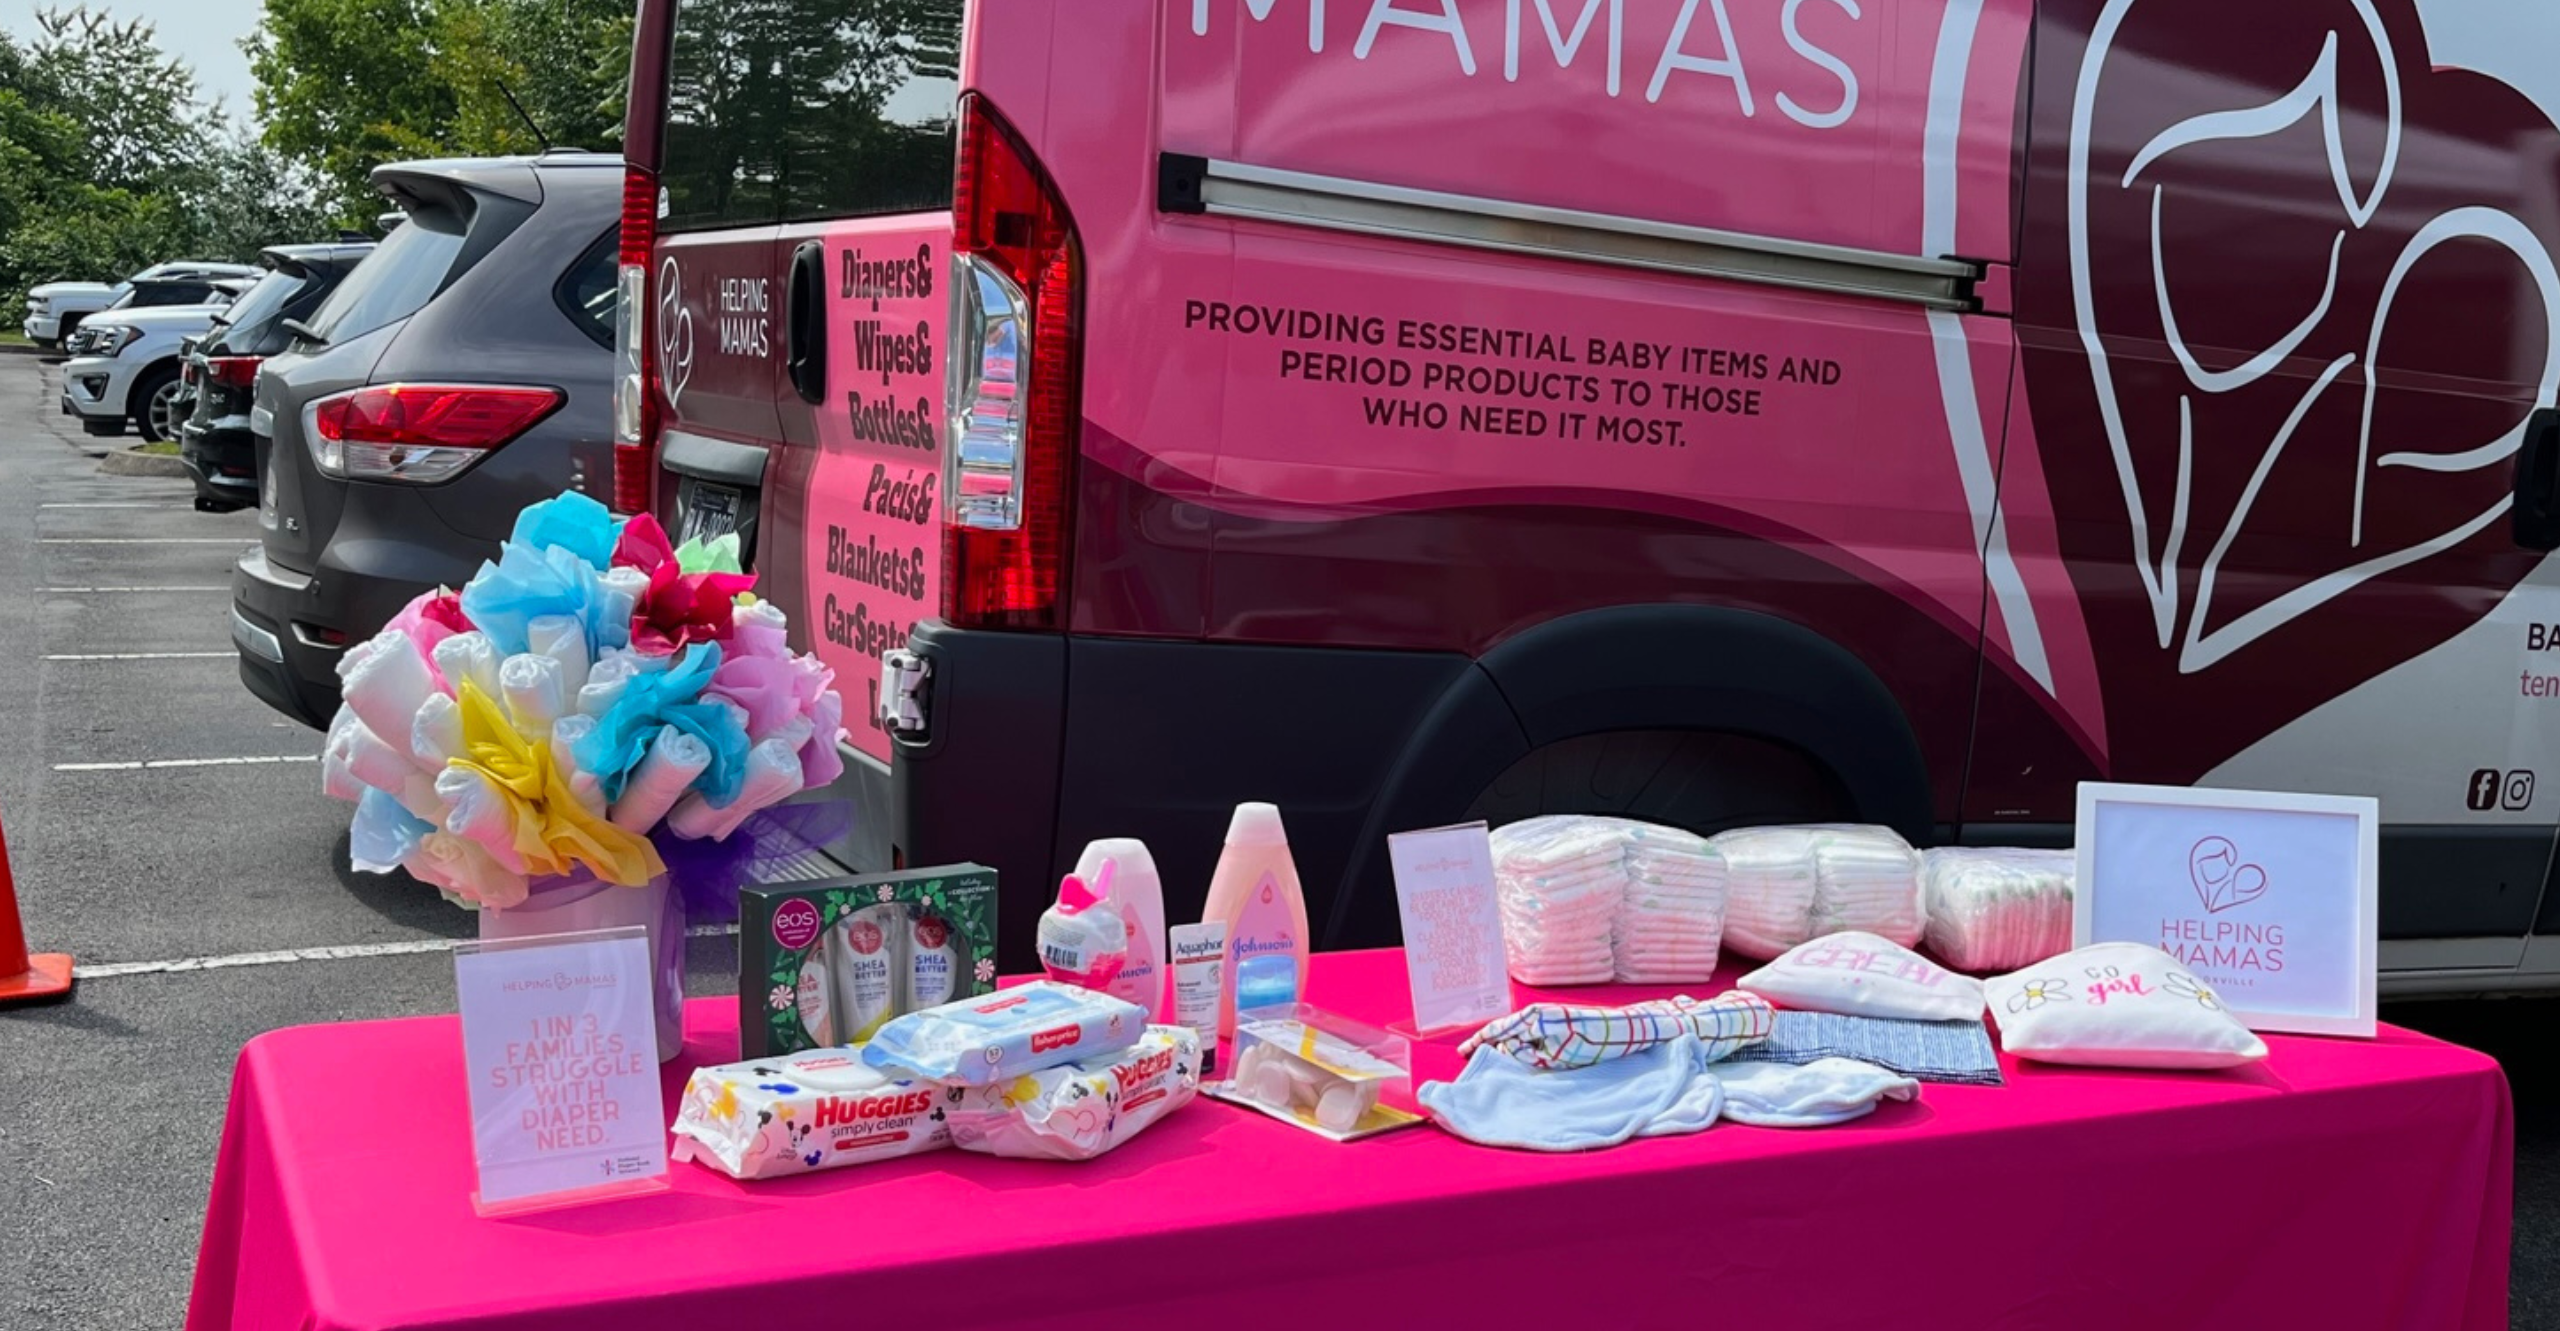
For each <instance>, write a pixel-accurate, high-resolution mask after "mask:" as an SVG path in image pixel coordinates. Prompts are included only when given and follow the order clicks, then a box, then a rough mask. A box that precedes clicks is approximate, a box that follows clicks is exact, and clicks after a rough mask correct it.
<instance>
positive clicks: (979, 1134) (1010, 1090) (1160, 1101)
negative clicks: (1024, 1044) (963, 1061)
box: [950, 1026, 1200, 1160]
mask: <svg viewBox="0 0 2560 1331" xmlns="http://www.w3.org/2000/svg"><path fill="white" fill-rule="evenodd" d="M1199 1090H1200V1036H1199V1034H1198V1033H1197V1032H1194V1031H1193V1030H1192V1029H1191V1028H1190V1027H1188V1026H1149V1027H1147V1028H1146V1032H1145V1034H1143V1035H1141V1036H1139V1037H1138V1041H1137V1043H1136V1044H1133V1045H1131V1046H1129V1047H1128V1048H1126V1049H1123V1050H1120V1051H1119V1052H1117V1053H1114V1054H1110V1055H1105V1056H1100V1057H1096V1058H1091V1059H1086V1060H1083V1061H1081V1062H1076V1063H1067V1064H1062V1065H1060V1066H1057V1067H1053V1068H1045V1069H1042V1070H1040V1071H1037V1072H1030V1073H1025V1074H1024V1075H1022V1076H1020V1077H1017V1078H1014V1079H1013V1080H1011V1081H1010V1082H999V1083H997V1084H995V1085H991V1086H980V1087H973V1088H971V1089H968V1090H965V1091H962V1092H961V1093H960V1096H959V1099H958V1100H957V1101H956V1102H955V1103H953V1104H952V1106H951V1109H950V1119H951V1144H952V1145H954V1146H957V1147H959V1148H960V1149H961V1150H964V1151H977V1152H980V1153H982V1154H986V1155H1002V1156H1011V1157H1014V1158H1016V1159H1025V1160H1090V1159H1092V1158H1094V1157H1095V1156H1097V1155H1101V1154H1103V1153H1104V1152H1106V1151H1109V1150H1111V1149H1113V1148H1114V1147H1117V1146H1119V1145H1120V1144H1121V1143H1123V1142H1126V1141H1128V1140H1129V1139H1130V1138H1131V1137H1135V1136H1137V1135H1138V1134H1139V1133H1141V1132H1144V1131H1145V1130H1146V1129H1147V1128H1148V1127H1149V1126H1151V1125H1153V1124H1154V1123H1155V1122H1156V1121H1157V1120H1159V1119H1161V1118H1163V1117H1164V1116H1165V1115H1167V1114H1170V1113H1172V1112H1173V1111H1175V1110H1177V1109H1180V1108H1182V1107H1183V1106H1184V1105H1187V1104H1189V1103H1191V1101H1192V1098H1193V1097H1194V1096H1196V1095H1197V1094H1199Z"/></svg>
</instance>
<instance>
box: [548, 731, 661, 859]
mask: <svg viewBox="0 0 2560 1331" xmlns="http://www.w3.org/2000/svg"><path fill="white" fill-rule="evenodd" d="M595 728H596V719H595V718H594V717H592V716H581V715H579V714H578V713H576V712H571V713H570V714H569V715H567V716H564V717H561V718H560V719H559V720H558V721H556V722H554V723H552V726H551V765H552V767H553V768H554V769H555V770H557V771H558V772H559V773H560V779H561V781H563V782H564V783H566V784H567V785H568V787H569V793H570V794H571V795H574V796H576V797H577V800H578V803H580V804H583V805H585V806H586V809H587V812H589V813H591V814H594V815H595V816H596V817H598V818H602V817H604V816H605V799H604V787H603V786H602V785H601V784H599V783H598V782H597V781H596V774H595V773H593V772H582V771H579V770H578V758H577V744H578V741H579V740H582V739H585V738H586V737H587V736H588V734H589V733H591V732H593V731H594V730H595ZM644 830H645V829H644Z"/></svg>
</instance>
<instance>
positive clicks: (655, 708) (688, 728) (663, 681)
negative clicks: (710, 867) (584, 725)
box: [577, 642, 747, 804]
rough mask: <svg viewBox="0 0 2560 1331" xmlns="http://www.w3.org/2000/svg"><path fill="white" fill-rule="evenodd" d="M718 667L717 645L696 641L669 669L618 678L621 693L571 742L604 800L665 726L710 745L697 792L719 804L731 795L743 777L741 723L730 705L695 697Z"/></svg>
mask: <svg viewBox="0 0 2560 1331" xmlns="http://www.w3.org/2000/svg"><path fill="white" fill-rule="evenodd" d="M719 668H720V644H718V643H716V642H706V643H699V644H696V645H694V646H691V647H687V648H686V649H685V651H684V655H683V656H682V657H681V658H680V659H678V660H677V662H676V664H675V666H674V668H672V669H669V670H665V671H661V672H658V673H656V674H643V675H634V676H632V677H631V678H630V679H629V680H627V681H625V682H624V684H623V686H622V695H621V696H620V697H618V698H616V699H615V700H614V702H613V706H611V707H609V708H607V709H606V710H605V713H604V715H602V716H600V717H597V718H596V728H595V729H594V730H593V731H592V732H590V733H589V734H588V735H587V737H586V738H585V739H583V740H580V741H579V742H578V746H577V756H578V766H580V767H582V768H584V769H586V770H587V771H590V772H593V773H595V775H596V781H597V782H598V783H599V784H600V785H601V786H602V787H603V790H604V797H605V799H606V800H608V801H611V800H618V799H620V798H622V787H623V783H624V782H625V781H627V780H629V779H630V777H631V769H632V768H634V767H637V766H639V764H640V760H641V759H642V758H645V757H647V756H648V753H649V745H650V744H651V743H652V742H653V741H655V740H656V739H657V737H658V730H659V728H660V727H661V726H670V725H671V726H675V727H676V728H678V729H680V730H683V731H684V732H686V733H687V734H690V735H692V736H694V737H695V738H697V739H699V740H701V741H702V742H703V743H704V744H706V745H708V746H709V747H710V749H711V766H710V767H708V768H706V769H705V770H704V771H703V774H702V776H701V778H700V780H699V782H698V783H697V784H698V786H699V788H700V789H701V790H702V792H703V793H704V794H705V795H706V796H709V797H710V798H711V799H712V800H713V801H714V802H716V803H720V804H726V803H728V802H729V801H730V800H733V799H735V798H737V794H738V783H739V782H741V781H742V780H744V779H745V776H746V772H745V765H746V758H747V732H746V727H745V726H743V725H742V724H740V723H739V722H738V720H737V714H736V713H735V712H733V711H732V710H731V704H729V703H725V702H716V701H715V702H710V703H703V702H698V701H696V699H697V698H698V697H699V696H700V695H701V693H702V690H703V687H704V686H705V685H707V684H709V683H710V682H711V678H712V675H713V674H714V673H715V672H716V671H718V670H719Z"/></svg>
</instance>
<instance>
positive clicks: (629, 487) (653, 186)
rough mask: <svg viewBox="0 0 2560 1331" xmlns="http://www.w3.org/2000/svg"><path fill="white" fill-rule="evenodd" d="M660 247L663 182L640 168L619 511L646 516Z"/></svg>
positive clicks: (617, 333) (625, 240) (619, 325)
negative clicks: (655, 258)
mask: <svg viewBox="0 0 2560 1331" xmlns="http://www.w3.org/2000/svg"><path fill="white" fill-rule="evenodd" d="M657 243H658V178H657V176H656V175H654V174H652V173H650V172H648V171H645V170H642V169H641V168H639V167H636V166H635V167H628V168H625V170H624V171H623V175H622V236H621V240H620V242H619V245H618V248H619V250H620V251H621V253H620V256H619V259H620V263H621V268H620V270H619V271H618V272H617V273H616V275H615V278H614V281H615V283H616V295H617V297H618V299H616V300H615V301H614V308H613V508H614V511H615V512H618V513H646V512H648V511H649V509H650V507H651V505H652V504H653V503H654V502H655V501H656V498H657V490H658V367H657V363H656V361H657V358H656V357H654V356H652V355H650V354H649V348H650V345H651V343H650V332H651V330H652V328H653V327H654V316H655V314H656V311H654V310H652V309H651V308H650V303H649V261H650V254H651V252H652V251H654V250H655V249H656V248H657Z"/></svg>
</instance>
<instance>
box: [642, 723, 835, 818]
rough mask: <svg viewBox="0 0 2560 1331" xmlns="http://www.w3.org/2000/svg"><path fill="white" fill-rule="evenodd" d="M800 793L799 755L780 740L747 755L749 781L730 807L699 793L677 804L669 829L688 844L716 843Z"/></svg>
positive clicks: (761, 745)
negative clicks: (709, 841) (716, 803)
mask: <svg viewBox="0 0 2560 1331" xmlns="http://www.w3.org/2000/svg"><path fill="white" fill-rule="evenodd" d="M705 751H706V752H708V750H707V749H706V750H705ZM644 761H645V760H644ZM626 793H627V792H626ZM799 793H800V755H799V753H798V751H796V750H794V749H793V748H791V747H790V746H789V745H787V744H784V743H782V742H781V741H780V740H771V739H769V740H766V741H765V742H764V743H762V744H759V745H757V746H755V747H754V748H752V749H749V750H748V751H747V775H746V781H745V783H744V784H743V785H741V786H740V787H739V788H738V797H737V798H736V799H734V800H731V801H729V803H728V805H727V807H725V808H724V807H720V806H716V805H714V804H712V803H711V801H710V800H709V799H707V798H705V797H704V796H703V795H702V793H701V792H699V791H696V792H694V793H693V794H690V795H687V796H685V797H684V798H683V799H681V800H678V801H677V802H676V807H675V810H674V811H673V812H672V813H670V814H668V815H667V826H668V827H669V828H671V829H672V830H673V831H674V832H675V834H676V835H677V836H680V837H683V838H684V839H686V840H687V841H701V840H705V839H708V840H712V841H717V840H720V839H721V838H723V837H726V836H728V835H729V834H730V833H731V832H734V831H736V830H738V824H740V823H743V822H745V821H746V820H747V819H748V817H750V816H751V815H753V814H754V813H755V812H756V811H757V810H759V809H766V808H771V807H772V806H774V805H776V804H780V803H781V802H783V801H784V800H787V799H789V798H791V797H792V796H794V795H797V794H799Z"/></svg>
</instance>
